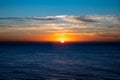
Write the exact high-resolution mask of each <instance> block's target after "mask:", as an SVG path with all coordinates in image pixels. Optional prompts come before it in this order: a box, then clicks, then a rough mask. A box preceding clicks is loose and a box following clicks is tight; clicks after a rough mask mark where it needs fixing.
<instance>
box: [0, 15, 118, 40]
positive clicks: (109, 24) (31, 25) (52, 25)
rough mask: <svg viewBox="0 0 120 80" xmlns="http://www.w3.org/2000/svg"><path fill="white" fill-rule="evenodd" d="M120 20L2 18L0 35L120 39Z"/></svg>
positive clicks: (98, 16) (92, 16)
mask: <svg viewBox="0 0 120 80" xmlns="http://www.w3.org/2000/svg"><path fill="white" fill-rule="evenodd" d="M119 22H120V19H119V18H117V17H114V16H100V15H86V16H68V15H58V16H46V17H33V18H16V17H6V18H0V34H2V33H10V32H16V33H17V32H19V33H25V32H26V33H27V34H28V33H30V34H32V33H38V34H41V33H43V34H46V33H48V34H49V33H64V34H67V35H77V36H78V35H79V36H81V35H83V36H94V35H96V36H98V37H104V38H108V37H111V38H118V37H120V36H119V35H120V23H119ZM30 34H29V35H30Z"/></svg>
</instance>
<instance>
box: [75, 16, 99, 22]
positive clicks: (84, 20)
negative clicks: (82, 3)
mask: <svg viewBox="0 0 120 80" xmlns="http://www.w3.org/2000/svg"><path fill="white" fill-rule="evenodd" d="M74 19H76V20H80V21H83V22H98V21H97V20H94V19H89V18H86V17H74Z"/></svg>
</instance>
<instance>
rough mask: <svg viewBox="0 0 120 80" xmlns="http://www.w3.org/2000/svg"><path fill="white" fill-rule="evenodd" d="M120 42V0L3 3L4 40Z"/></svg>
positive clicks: (0, 28) (0, 15)
mask: <svg viewBox="0 0 120 80" xmlns="http://www.w3.org/2000/svg"><path fill="white" fill-rule="evenodd" d="M62 40H64V41H75V42H76V41H79V42H86V41H88V42H89V41H90V42H91V41H92V42H95V41H99V42H103V41H105V42H106V41H107V42H113V41H114V42H118V41H120V0H0V41H62Z"/></svg>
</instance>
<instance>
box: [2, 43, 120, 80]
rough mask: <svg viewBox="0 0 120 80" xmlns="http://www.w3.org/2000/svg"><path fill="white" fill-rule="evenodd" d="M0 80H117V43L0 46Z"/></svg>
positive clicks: (119, 53) (119, 79)
mask: <svg viewBox="0 0 120 80" xmlns="http://www.w3.org/2000/svg"><path fill="white" fill-rule="evenodd" d="M0 80H120V43H65V44H60V43H0Z"/></svg>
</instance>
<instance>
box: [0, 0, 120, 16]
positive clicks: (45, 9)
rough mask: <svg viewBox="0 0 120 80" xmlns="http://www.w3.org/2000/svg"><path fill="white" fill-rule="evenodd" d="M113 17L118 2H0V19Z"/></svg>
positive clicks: (119, 10)
mask: <svg viewBox="0 0 120 80" xmlns="http://www.w3.org/2000/svg"><path fill="white" fill-rule="evenodd" d="M96 14H97V15H114V16H117V17H120V0H0V17H35V16H48V15H50V16H54V15H96Z"/></svg>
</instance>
